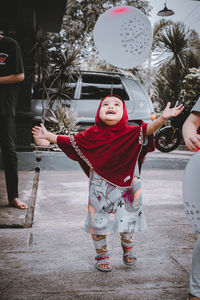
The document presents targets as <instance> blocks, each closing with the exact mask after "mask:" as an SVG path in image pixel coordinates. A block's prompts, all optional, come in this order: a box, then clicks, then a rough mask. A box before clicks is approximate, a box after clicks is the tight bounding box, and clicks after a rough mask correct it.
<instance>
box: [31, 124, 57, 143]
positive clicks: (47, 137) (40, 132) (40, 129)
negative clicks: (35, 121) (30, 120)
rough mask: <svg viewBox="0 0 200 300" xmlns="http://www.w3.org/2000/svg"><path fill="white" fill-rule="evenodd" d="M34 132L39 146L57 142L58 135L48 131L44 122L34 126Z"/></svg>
mask: <svg viewBox="0 0 200 300" xmlns="http://www.w3.org/2000/svg"><path fill="white" fill-rule="evenodd" d="M32 134H33V137H34V140H35V143H36V145H38V146H48V145H49V144H50V143H53V144H57V135H55V134H54V133H51V132H49V131H47V130H46V128H45V127H44V125H43V124H42V123H41V124H40V126H35V127H33V129H32Z"/></svg>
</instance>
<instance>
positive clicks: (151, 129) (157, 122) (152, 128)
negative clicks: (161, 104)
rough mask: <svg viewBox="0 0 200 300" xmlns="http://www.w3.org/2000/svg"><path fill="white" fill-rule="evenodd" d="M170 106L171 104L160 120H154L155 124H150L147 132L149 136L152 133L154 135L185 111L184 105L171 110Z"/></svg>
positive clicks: (168, 104)
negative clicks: (169, 120)
mask: <svg viewBox="0 0 200 300" xmlns="http://www.w3.org/2000/svg"><path fill="white" fill-rule="evenodd" d="M170 105H171V103H170V102H168V103H167V106H166V107H165V109H164V110H163V112H162V115H161V116H160V117H159V118H158V119H156V120H154V121H153V122H151V123H148V125H147V132H146V134H147V135H151V134H152V133H154V132H155V131H156V130H158V129H159V128H160V127H161V126H162V125H163V124H164V123H165V121H166V120H167V119H169V118H172V117H177V116H178V115H179V114H180V113H182V111H183V110H184V106H183V104H180V105H179V106H176V107H173V108H170Z"/></svg>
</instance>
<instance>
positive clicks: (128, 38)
mask: <svg viewBox="0 0 200 300" xmlns="http://www.w3.org/2000/svg"><path fill="white" fill-rule="evenodd" d="M93 36H94V42H95V45H96V48H97V50H98V51H99V53H100V54H101V56H102V57H103V58H104V59H105V60H106V61H107V62H108V63H110V64H112V65H114V66H116V67H119V68H124V69H131V68H134V67H136V66H138V65H140V64H141V63H143V62H144V61H145V59H146V58H147V57H148V56H149V55H150V53H151V47H152V27H151V23H150V21H149V19H148V18H147V17H146V16H145V15H144V14H143V13H142V12H141V11H140V10H139V9H137V8H135V7H131V6H123V7H122V6H117V7H114V8H111V9H109V10H107V11H106V12H105V13H103V14H102V15H101V16H100V17H99V19H98V20H97V22H96V24H95V28H94V33H93Z"/></svg>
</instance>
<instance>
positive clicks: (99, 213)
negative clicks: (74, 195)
mask: <svg viewBox="0 0 200 300" xmlns="http://www.w3.org/2000/svg"><path fill="white" fill-rule="evenodd" d="M144 229H146V221H145V217H144V213H143V211H142V193H141V183H140V179H139V178H137V177H134V179H133V182H132V186H131V187H129V188H122V187H117V186H115V185H113V184H111V183H110V182H108V181H106V180H105V179H103V178H102V177H100V176H99V175H98V174H97V173H96V172H94V171H91V174H90V183H89V201H88V216H87V218H86V220H85V225H84V230H85V231H86V232H88V233H94V234H102V235H105V234H109V233H114V232H135V231H141V230H144Z"/></svg>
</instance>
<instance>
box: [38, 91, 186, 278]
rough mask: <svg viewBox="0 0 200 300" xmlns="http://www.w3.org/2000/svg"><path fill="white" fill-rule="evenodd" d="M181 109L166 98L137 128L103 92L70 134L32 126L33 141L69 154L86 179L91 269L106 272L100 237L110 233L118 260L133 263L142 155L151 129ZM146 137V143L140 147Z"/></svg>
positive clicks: (141, 222) (140, 221)
mask: <svg viewBox="0 0 200 300" xmlns="http://www.w3.org/2000/svg"><path fill="white" fill-rule="evenodd" d="M182 110H183V105H179V106H178V107H176V108H172V109H171V108H170V102H169V103H168V104H167V106H166V108H165V110H164V111H163V113H162V116H160V117H159V118H158V119H157V120H154V121H153V122H151V123H149V124H147V123H142V124H141V126H132V125H127V122H128V114H127V110H126V105H125V101H124V100H123V99H122V98H121V97H119V96H117V95H109V96H107V97H105V98H103V99H102V101H101V102H100V105H99V108H98V110H97V114H96V118H95V125H94V126H92V127H90V128H88V129H87V130H85V131H83V132H81V133H78V134H76V135H75V136H72V135H71V136H69V137H68V136H56V135H55V134H53V133H50V132H48V131H47V130H46V128H45V127H44V125H43V124H41V127H39V126H35V127H34V128H33V136H34V138H35V139H36V141H37V139H42V140H47V141H49V142H51V143H55V144H56V143H57V144H58V146H59V147H60V148H61V149H62V151H63V152H64V153H65V154H66V155H67V156H68V157H69V158H71V159H73V160H76V161H78V162H79V163H80V165H81V167H82V168H83V170H84V171H85V173H86V174H87V175H88V177H89V203H88V216H87V219H86V222H85V231H86V232H88V233H91V235H92V238H93V241H94V245H95V248H96V252H97V256H96V257H95V259H96V268H97V270H99V271H104V272H108V271H111V270H112V267H111V265H110V261H109V255H108V251H107V245H106V235H107V234H109V233H114V232H119V233H120V236H121V245H122V249H123V262H124V263H125V264H126V265H128V266H133V265H134V264H135V263H136V257H135V256H134V255H133V233H134V232H135V231H137V230H143V229H145V227H146V224H145V219H144V214H143V211H142V196H141V188H140V181H139V169H140V167H141V163H142V160H143V158H144V156H145V154H146V153H147V152H148V151H153V150H154V144H153V136H152V134H153V132H154V131H156V130H157V129H158V128H159V127H160V126H162V125H163V124H164V122H165V121H166V120H167V119H168V118H170V117H175V116H177V115H178V114H180V113H181V112H182ZM146 136H149V137H148V143H147V145H146V146H143V142H144V139H145V137H146Z"/></svg>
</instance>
